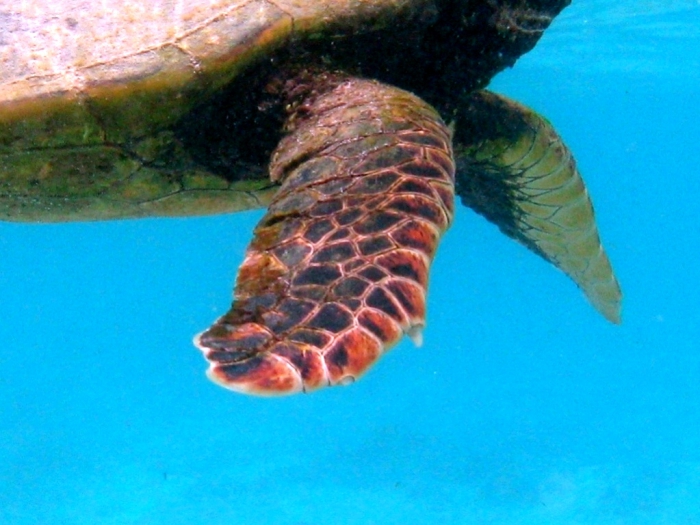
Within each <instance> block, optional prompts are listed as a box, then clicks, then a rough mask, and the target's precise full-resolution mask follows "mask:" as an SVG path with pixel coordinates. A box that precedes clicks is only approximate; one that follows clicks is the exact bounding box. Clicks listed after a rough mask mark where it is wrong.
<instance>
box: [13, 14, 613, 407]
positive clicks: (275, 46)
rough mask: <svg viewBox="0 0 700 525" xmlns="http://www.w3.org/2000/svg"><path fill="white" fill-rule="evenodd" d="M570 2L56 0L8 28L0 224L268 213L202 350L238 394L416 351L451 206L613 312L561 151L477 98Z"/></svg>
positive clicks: (530, 120)
mask: <svg viewBox="0 0 700 525" xmlns="http://www.w3.org/2000/svg"><path fill="white" fill-rule="evenodd" d="M568 3H569V0H375V1H372V2H365V1H359V0H326V1H321V0H274V1H273V0H229V1H223V0H218V1H217V0H214V1H207V2H204V1H201V0H195V1H190V2H187V3H183V2H174V1H169V0H168V1H166V0H161V1H153V2H148V3H146V4H144V3H142V2H133V1H131V0H122V1H120V2H118V3H117V2H113V0H105V1H103V2H83V1H79V0H75V1H71V0H59V1H58V2H54V3H52V4H51V5H42V6H38V5H37V6H29V5H28V4H26V3H24V4H21V6H20V7H17V8H12V9H14V10H10V11H2V9H4V8H0V35H2V37H0V219H3V220H10V221H28V222H50V221H69V220H98V219H116V218H137V217H150V216H174V215H199V214H211V213H224V212H234V211H238V210H244V209H250V208H255V207H262V206H267V207H268V211H267V214H266V215H265V216H264V217H263V218H262V219H261V221H260V223H259V224H258V226H257V227H256V229H255V232H254V238H253V241H252V242H251V244H250V246H249V248H248V251H247V254H246V258H245V260H244V262H243V265H242V266H241V268H240V270H239V275H238V279H237V283H236V288H235V291H234V301H233V305H232V307H231V309H230V311H229V312H228V313H226V314H225V315H224V316H222V317H221V318H219V319H218V320H217V321H216V322H215V323H214V324H213V325H212V326H211V327H210V328H209V329H207V330H206V331H205V332H203V333H202V334H200V335H198V336H197V337H196V338H195V344H196V345H197V346H198V347H199V348H200V349H201V350H202V351H203V353H204V355H205V357H206V359H207V360H208V361H209V363H210V368H209V372H208V373H209V376H210V378H211V379H213V380H214V381H216V382H217V383H219V384H221V385H223V386H225V387H227V388H231V389H233V390H236V391H241V392H246V393H252V394H260V395H274V394H288V393H294V392H302V391H312V390H315V389H318V388H321V387H323V386H328V385H335V384H348V383H351V382H353V381H354V380H355V379H357V378H358V377H359V376H360V375H361V374H362V373H364V372H365V371H366V370H367V369H368V368H369V367H370V366H371V365H372V364H373V363H374V362H376V361H377V359H378V358H379V357H380V356H381V355H382V353H383V352H385V351H386V350H388V349H389V348H390V347H391V346H392V345H393V344H395V343H396V342H397V341H399V340H400V339H401V337H402V336H403V335H404V334H407V335H409V336H410V337H411V338H413V340H414V341H416V342H417V343H418V344H420V338H421V335H420V334H421V329H422V327H423V326H424V324H425V316H426V312H425V303H426V301H425V297H426V292H427V284H428V271H429V266H430V263H431V261H432V258H433V256H434V255H435V252H436V250H437V246H438V242H439V239H440V237H441V235H442V233H444V232H445V231H446V230H447V228H449V226H450V223H451V222H452V217H453V209H454V204H453V200H454V196H455V194H456V195H458V196H459V197H460V198H461V200H462V202H463V203H464V204H465V205H467V206H470V207H471V208H473V209H474V210H476V211H477V212H478V213H480V214H482V215H483V216H484V217H486V218H487V219H489V220H490V221H492V222H493V223H495V224H496V225H497V226H498V227H499V228H500V229H501V230H502V231H503V232H504V233H505V234H506V235H508V236H510V237H511V238H513V239H515V240H517V241H519V242H520V243H522V244H523V245H525V246H526V247H527V248H529V249H530V250H532V251H533V252H534V253H536V254H538V255H540V256H541V257H543V258H544V259H546V260H547V261H549V262H551V263H553V264H554V265H555V266H557V267H559V268H560V269H562V270H563V271H564V272H565V273H566V274H567V275H569V276H570V277H571V278H572V279H573V280H574V281H575V282H576V284H577V285H578V286H579V287H580V288H581V289H582V290H583V291H584V293H585V294H586V295H587V297H588V298H589V300H590V301H591V303H592V304H593V306H595V307H596V308H597V309H598V310H599V311H600V312H601V313H602V314H603V315H604V316H605V317H606V318H607V319H608V320H610V321H612V322H619V320H620V317H619V315H620V302H621V293H620V288H619V286H618V283H617V281H616V279H615V276H614V274H613V271H612V268H611V266H610V262H609V260H608V257H607V255H606V254H605V252H604V251H603V248H602V245H601V242H600V238H599V235H598V232H597V228H596V225H595V220H594V215H593V208H592V205H591V202H590V199H589V197H588V194H587V192H586V189H585V186H584V184H583V181H582V179H581V177H580V175H579V173H578V170H577V169H576V165H575V162H574V160H573V157H572V156H571V153H570V152H569V150H568V148H567V147H566V146H565V145H564V144H563V142H562V140H561V139H560V138H559V136H558V135H557V134H556V132H555V131H554V130H553V128H552V127H551V125H550V124H549V123H547V121H546V120H545V119H543V118H542V117H540V116H538V115H537V114H536V113H534V112H533V111H531V110H529V109H527V108H525V107H523V106H521V105H519V104H517V103H516V102H514V101H511V100H509V99H507V98H505V97H503V96H501V95H497V94H495V93H491V92H489V91H485V90H484V88H485V87H486V85H487V84H488V82H489V81H490V79H491V78H492V77H493V75H494V74H496V73H497V72H499V71H501V70H502V69H504V68H505V67H509V66H511V65H513V64H514V62H515V60H516V59H517V58H518V57H519V56H520V55H522V54H523V53H525V52H527V51H529V50H530V49H531V48H532V47H533V46H534V45H535V44H536V43H537V41H538V39H539V38H540V36H541V35H542V32H543V31H544V30H545V29H546V28H547V26H548V25H549V23H550V22H551V20H552V19H553V18H554V17H555V16H556V15H557V14H558V13H559V12H560V11H561V9H563V8H564V7H565V6H566V5H567V4H568Z"/></svg>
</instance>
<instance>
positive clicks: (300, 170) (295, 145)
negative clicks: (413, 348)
mask: <svg viewBox="0 0 700 525" xmlns="http://www.w3.org/2000/svg"><path fill="white" fill-rule="evenodd" d="M307 80H309V79H306V80H304V79H302V82H303V81H307ZM310 82H311V84H312V85H311V86H310V89H309V92H310V93H308V95H309V96H303V97H294V100H292V101H290V102H289V105H290V107H292V108H293V111H292V113H291V116H290V117H289V120H288V122H287V126H288V127H291V128H292V132H291V133H290V134H289V135H288V136H286V137H285V138H284V139H283V140H282V141H281V143H280V144H279V146H278V148H277V150H276V153H275V154H273V161H272V164H271V166H270V174H271V177H272V178H273V180H281V181H283V182H282V186H281V188H280V190H279V191H278V193H277V194H276V196H275V197H274V199H273V201H272V204H271V205H270V208H269V209H268V212H267V214H266V215H265V216H264V217H263V219H262V220H261V221H260V223H259V224H258V226H257V227H256V229H255V238H254V239H253V241H252V243H251V245H250V246H249V248H248V252H247V254H246V258H245V261H244V262H243V265H242V266H241V268H240V271H239V275H238V281H237V284H236V289H235V298H234V303H233V305H232V307H231V310H230V311H229V312H228V313H226V314H225V315H224V316H222V317H221V318H219V319H218V320H217V321H216V322H215V323H214V325H213V326H212V327H211V328H209V329H208V330H206V331H205V332H203V333H202V334H200V335H199V336H198V337H197V338H196V339H195V343H196V344H197V346H198V347H199V348H200V349H202V351H203V352H204V354H205V357H206V358H207V360H208V361H209V362H210V368H209V372H208V373H209V377H210V378H211V379H212V380H214V381H215V382H217V383H219V384H221V385H222V386H225V387H227V388H230V389H232V390H236V391H241V392H246V393H251V394H260V395H274V394H291V393H295V392H300V391H311V390H315V389H318V388H321V387H324V386H328V385H334V384H347V383H350V382H353V381H354V380H355V379H356V378H358V377H359V376H360V375H361V374H362V373H363V372H365V371H366V370H367V369H368V368H369V367H370V366H371V365H372V364H373V363H374V362H375V361H376V360H377V359H378V358H379V357H380V356H381V355H382V353H383V352H384V351H386V350H387V349H388V348H389V347H391V346H393V345H394V344H395V343H397V342H398V341H399V340H400V339H401V337H402V336H403V334H407V335H409V336H411V337H412V338H414V340H416V341H419V340H420V329H421V328H422V326H423V325H424V324H425V302H426V301H425V296H426V288H427V284H428V269H429V265H430V262H431V261H432V258H433V256H434V254H435V251H436V249H437V243H438V240H439V238H440V236H441V235H442V233H443V232H444V231H445V230H446V229H447V228H448V226H449V224H450V222H451V220H452V213H453V200H454V163H453V160H452V148H451V138H450V133H449V131H448V129H447V127H446V126H445V125H444V123H443V122H442V121H441V119H440V117H439V116H438V114H437V113H436V112H435V110H433V109H432V108H431V107H430V106H428V105H427V104H426V103H425V102H423V101H421V100H420V99H418V98H417V97H415V96H413V95H411V94H409V93H407V92H405V91H402V90H400V89H397V88H392V87H389V86H384V85H382V84H379V83H377V82H373V81H368V80H358V79H346V78H338V79H333V78H332V75H331V76H330V77H329V78H325V79H324V77H323V76H321V77H320V78H318V79H315V80H311V81H310ZM292 84H293V83H292ZM292 88H293V91H296V90H298V89H300V88H299V86H292ZM301 89H302V91H303V88H301ZM297 98H298V100H297Z"/></svg>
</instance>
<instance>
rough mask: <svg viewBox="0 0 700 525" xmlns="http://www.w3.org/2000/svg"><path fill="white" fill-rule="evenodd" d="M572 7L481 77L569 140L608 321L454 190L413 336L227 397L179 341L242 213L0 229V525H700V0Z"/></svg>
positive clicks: (193, 326)
mask: <svg viewBox="0 0 700 525" xmlns="http://www.w3.org/2000/svg"><path fill="white" fill-rule="evenodd" d="M574 4H575V5H573V6H572V7H570V8H568V9H567V10H566V11H565V12H564V13H563V14H562V15H561V17H560V18H559V19H557V21H556V22H555V24H554V25H553V26H552V28H551V29H550V30H549V31H548V33H547V34H546V35H545V37H544V38H543V39H542V41H541V43H540V44H539V45H538V47H537V49H536V50H535V51H533V52H531V53H530V54H528V55H527V56H525V57H524V58H523V59H521V61H520V62H518V64H517V66H516V67H515V68H514V69H513V70H511V71H508V72H506V73H504V74H502V75H501V76H499V77H498V78H497V79H496V80H495V82H494V83H493V85H492V87H493V88H494V89H496V90H498V91H500V92H503V93H507V94H509V95H512V96H513V97H515V98H517V99H518V100H521V101H523V102H524V103H526V104H528V105H530V106H532V107H533V108H535V109H537V110H538V111H540V112H541V113H543V114H544V115H546V116H547V117H548V118H549V119H550V120H551V121H552V122H553V123H554V125H555V126H556V127H557V129H558V130H559V132H560V133H561V134H562V136H563V137H564V138H565V140H566V141H567V143H568V144H569V146H570V147H571V148H572V150H573V151H574V152H575V154H576V157H577V160H578V163H579V166H580V169H581V171H582V173H583V175H584V177H585V179H586V181H587V184H588V186H589V189H590V191H591V194H592V197H593V199H594V202H595V205H596V210H597V217H598V222H599V227H600V229H601V231H602V235H603V240H604V242H605V244H606V247H607V249H608V251H609V253H610V256H611V259H612V261H613V264H614V266H615V269H616V271H617V273H618V276H619V278H620V281H621V284H622V286H623V291H624V293H625V299H624V301H625V302H624V312H623V316H624V322H623V324H622V326H619V327H618V326H612V325H610V324H608V323H606V322H605V321H604V320H603V319H602V318H601V317H600V316H598V315H597V314H596V313H595V312H594V311H593V309H592V308H591V307H589V305H588V304H587V303H586V302H585V301H584V299H583V297H582V295H581V293H580V292H579V291H578V290H577V289H576V287H575V286H574V285H573V284H571V283H570V282H569V281H568V280H567V279H566V278H565V277H563V276H562V275H560V274H559V273H558V272H556V271H555V270H554V269H552V268H551V267H550V266H548V265H547V264H546V263H544V262H542V261H541V260H539V259H537V258H536V257H534V256H533V255H531V254H530V253H529V252H527V251H526V250H525V249H524V248H522V247H520V246H518V245H516V244H515V243H513V242H511V241H509V240H508V239H506V238H504V237H503V236H502V235H501V234H500V233H499V232H498V231H497V230H496V228H495V227H493V226H491V225H490V224H487V223H486V222H485V221H484V220H483V219H481V218H480V217H478V216H476V215H475V214H473V213H472V212H470V211H468V210H465V209H460V210H459V213H458V215H457V218H456V221H455V225H454V226H453V228H452V229H451V230H450V232H449V233H448V235H447V236H446V239H445V241H444V243H443V244H442V246H441V248H440V252H439V254H438V257H437V260H436V262H435V265H434V269H433V273H432V280H431V290H430V302H429V325H428V328H427V329H426V332H425V343H424V345H423V347H422V348H420V349H416V348H415V347H413V345H412V344H411V343H410V342H409V341H406V342H404V343H403V344H401V345H400V346H398V347H397V348H395V349H394V350H393V351H392V352H390V353H389V354H388V355H387V356H386V357H384V358H383V360H382V361H380V363H379V364H378V365H377V366H376V367H375V368H374V369H373V370H372V371H371V372H370V373H369V374H368V375H367V376H366V377H364V378H363V379H362V381H360V382H358V383H356V384H354V385H352V386H350V387H347V388H334V389H328V390H326V391H322V392H319V393H316V394H313V395H308V396H307V395H300V396H295V397H289V398H282V399H273V400H270V399H257V398H250V397H245V396H241V395H236V394H233V393H231V392H228V391H226V390H223V389H221V388H218V387H216V386H214V385H213V384H211V383H210V382H208V381H207V380H206V379H205V378H204V374H203V373H204V369H205V363H204V361H203V359H202V358H201V355H200V353H199V352H198V351H197V350H196V349H194V348H193V347H192V345H191V343H190V340H191V337H192V335H193V334H195V333H196V332H198V331H200V330H202V329H203V328H205V327H206V326H208V324H209V323H210V322H211V321H212V320H213V319H214V318H215V317H216V316H217V315H220V314H221V313H223V312H224V311H225V309H226V307H227V306H228V303H229V300H230V288H231V284H232V282H233V279H234V276H235V271H236V268H237V266H238V264H239V263H240V261H241V259H242V255H243V251H244V249H245V246H246V244H247V242H248V241H249V238H250V232H251V230H252V227H253V225H254V224H255V222H256V221H257V220H258V218H259V217H260V215H261V213H260V212H251V213H246V214H238V215H235V216H225V217H214V218H202V219H187V220H149V221H124V222H115V223H99V224H79V225H57V226H46V225H44V226H26V225H10V224H0V253H2V257H1V258H0V290H2V298H1V300H0V340H1V341H2V342H3V351H2V352H1V353H0V523H1V524H3V525H4V524H12V525H15V524H17V525H23V524H47V525H49V524H50V525H59V524H67V525H84V524H110V525H111V524H115V525H117V524H154V525H160V524H168V525H174V524H191V523H207V524H214V525H218V524H230V523H235V524H238V525H250V524H255V525H258V524H261V525H266V524H274V525H310V524H316V523H338V524H341V525H345V524H347V525H354V524H363V525H367V524H377V525H393V524H399V523H401V524H414V523H415V524H418V523H420V524H424V523H427V524H432V523H440V524H441V525H448V524H450V525H451V524H482V523H488V524H497V525H501V524H502V525H506V524H508V525H510V524H517V525H529V524H546V525H559V524H562V525H563V524H567V525H568V524H577V525H584V524H585V525H588V524H626V525H627V524H694V523H700V352H699V351H698V348H699V347H700V309H699V308H698V306H699V305H700V270H698V269H697V268H698V264H697V261H696V260H697V259H698V256H700V229H699V227H698V220H697V216H698V212H700V205H699V204H698V202H700V179H699V178H698V176H697V175H698V174H697V167H696V166H697V160H696V156H697V149H698V148H697V144H698V141H700V125H698V122H699V121H700V109H699V108H700V31H699V30H698V22H699V21H700V2H699V1H697V0H675V1H674V0H666V1H643V0H625V1H622V2H614V6H612V4H613V2H610V1H609V0H599V1H591V0H579V1H578V2H574Z"/></svg>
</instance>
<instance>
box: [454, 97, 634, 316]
mask: <svg viewBox="0 0 700 525" xmlns="http://www.w3.org/2000/svg"><path fill="white" fill-rule="evenodd" d="M455 153H456V157H457V175H456V186H457V189H456V191H457V194H458V195H459V196H460V197H461V199H462V202H463V203H464V204H465V205H466V206H469V207H471V208H472V209H474V210H475V211H477V212H478V213H480V214H482V215H484V216H485V217H486V218H487V219H489V220H490V221H491V222H493V223H495V224H496V225H497V226H498V227H499V228H500V229H501V231H503V232H504V233H505V234H506V235H508V236H509V237H512V238H514V239H516V240H517V241H519V242H521V243H522V244H524V245H525V246H527V247H528V248H530V249H531V250H532V251H534V252H535V253H537V254H538V255H540V256H542V257H543V258H544V259H546V260H547V261H549V262H551V263H552V264H554V265H555V266H557V267H558V268H560V269H561V270H562V271H564V273H566V274H567V275H568V276H569V277H571V279H573V281H574V282H575V283H576V284H577V285H578V286H579V287H580V288H581V289H582V290H583V292H584V293H585V294H586V296H587V297H588V299H589V301H590V302H591V303H592V304H593V306H594V307H595V308H596V309H597V310H598V311H599V312H600V313H602V314H603V315H604V316H605V317H606V318H607V319H608V320H609V321H611V322H613V323H619V322H620V305H621V300H622V293H621V291H620V286H619V284H618V282H617V279H616V278H615V275H614V273H613V270H612V266H611V264H610V260H609V259H608V256H607V254H606V253H605V250H604V249H603V246H602V243H601V241H600V236H599V234H598V229H597V227H596V223H595V217H594V213H593V205H592V204H591V200H590V198H589V196H588V192H587V190H586V187H585V185H584V182H583V179H582V178H581V175H580V174H579V172H578V169H577V168H576V163H575V161H574V159H573V156H572V154H571V152H570V151H569V149H568V148H567V147H566V145H565V144H564V143H563V141H562V140H561V138H560V137H559V136H558V135H557V133H556V131H555V130H554V128H553V127H552V125H551V124H549V122H547V121H546V120H545V119H544V118H542V117H540V116H539V115H537V114H536V113H535V112H533V111H532V110H529V109H527V108H526V107H524V106H522V105H520V104H518V103H516V102H514V101H512V100H509V99H507V98H505V97H503V96H501V95H497V94H495V93H491V92H488V91H479V92H476V93H472V94H470V95H469V96H467V97H466V98H465V99H464V100H463V103H462V105H461V106H460V108H459V110H458V112H457V125H456V132H455Z"/></svg>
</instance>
